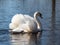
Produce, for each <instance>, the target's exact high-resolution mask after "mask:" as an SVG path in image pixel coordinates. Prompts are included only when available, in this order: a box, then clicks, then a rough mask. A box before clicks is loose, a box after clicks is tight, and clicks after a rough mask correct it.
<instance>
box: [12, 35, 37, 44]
mask: <svg viewBox="0 0 60 45" xmlns="http://www.w3.org/2000/svg"><path fill="white" fill-rule="evenodd" d="M37 41H38V40H37V34H12V35H11V44H12V45H37Z"/></svg>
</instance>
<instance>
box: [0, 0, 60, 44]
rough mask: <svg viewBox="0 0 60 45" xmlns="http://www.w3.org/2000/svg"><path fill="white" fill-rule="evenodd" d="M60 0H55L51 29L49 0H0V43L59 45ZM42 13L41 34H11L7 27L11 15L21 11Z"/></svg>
mask: <svg viewBox="0 0 60 45" xmlns="http://www.w3.org/2000/svg"><path fill="white" fill-rule="evenodd" d="M59 5H60V1H59V0H56V17H55V19H56V20H55V23H54V24H55V28H54V30H51V15H52V13H51V12H52V8H51V6H52V2H51V0H38V1H37V0H0V45H60V20H59V19H60V8H59V7H60V6H59ZM35 11H40V12H41V13H42V15H43V19H41V20H40V21H41V23H42V26H43V30H44V31H43V32H42V34H39V36H38V35H36V34H11V33H9V31H8V30H7V29H9V27H8V25H9V23H10V21H11V18H12V16H14V15H15V14H17V13H18V14H19V13H23V14H28V15H30V16H32V17H33V14H34V12H35Z"/></svg>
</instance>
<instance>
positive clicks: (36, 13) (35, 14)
mask: <svg viewBox="0 0 60 45" xmlns="http://www.w3.org/2000/svg"><path fill="white" fill-rule="evenodd" d="M36 16H39V17H41V18H43V17H42V14H41V13H40V12H35V13H34V17H36Z"/></svg>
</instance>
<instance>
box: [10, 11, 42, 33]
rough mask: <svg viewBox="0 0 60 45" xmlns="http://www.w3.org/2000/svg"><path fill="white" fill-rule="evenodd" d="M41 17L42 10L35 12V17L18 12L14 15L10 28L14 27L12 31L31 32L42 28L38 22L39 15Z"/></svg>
mask: <svg viewBox="0 0 60 45" xmlns="http://www.w3.org/2000/svg"><path fill="white" fill-rule="evenodd" d="M38 16H39V17H41V18H42V15H41V13H40V12H35V13H34V18H33V17H31V16H29V15H23V14H16V15H15V16H13V18H12V20H11V23H10V24H9V28H10V29H12V32H21V31H24V32H31V31H35V30H40V29H41V23H40V22H38V20H37V17H38Z"/></svg>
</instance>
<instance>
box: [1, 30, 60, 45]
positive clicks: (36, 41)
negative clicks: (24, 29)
mask: <svg viewBox="0 0 60 45" xmlns="http://www.w3.org/2000/svg"><path fill="white" fill-rule="evenodd" d="M0 45H60V35H59V33H58V32H57V31H56V32H54V31H43V32H42V34H41V33H38V34H31V33H30V34H27V33H26V34H11V33H10V32H9V31H7V30H5V31H4V30H3V31H0Z"/></svg>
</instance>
